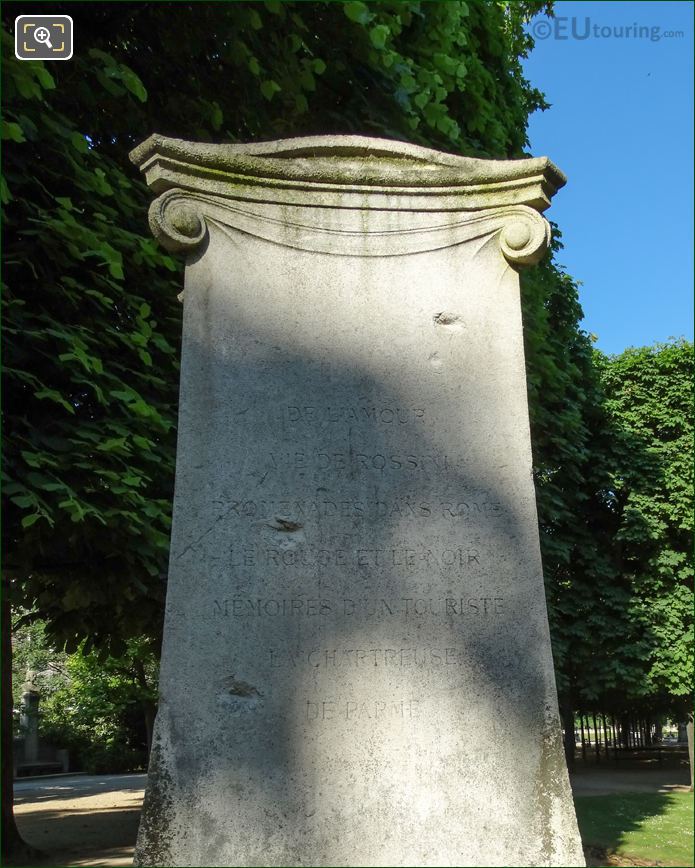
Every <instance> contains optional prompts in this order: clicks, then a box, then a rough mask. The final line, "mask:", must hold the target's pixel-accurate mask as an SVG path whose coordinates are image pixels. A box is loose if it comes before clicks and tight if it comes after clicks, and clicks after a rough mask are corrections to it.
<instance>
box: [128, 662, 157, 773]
mask: <svg viewBox="0 0 695 868" xmlns="http://www.w3.org/2000/svg"><path fill="white" fill-rule="evenodd" d="M133 664H134V667H135V675H136V677H137V679H138V683H139V684H140V687H142V689H143V691H147V690H149V684H148V683H147V676H146V675H145V667H144V666H143V664H142V660H138V659H136V660H134V661H133ZM141 705H142V713H143V716H144V718H145V732H146V734H147V758H148V759H149V757H150V751H151V750H152V732H153V730H154V718H155V715H156V713H157V706H156V704H155V703H154V702H152V700H151V699H143V700H142V702H141Z"/></svg>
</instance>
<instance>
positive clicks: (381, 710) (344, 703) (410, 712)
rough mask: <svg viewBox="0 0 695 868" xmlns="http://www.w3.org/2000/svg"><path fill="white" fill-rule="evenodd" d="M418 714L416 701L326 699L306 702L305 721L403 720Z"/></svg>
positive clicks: (413, 717)
mask: <svg viewBox="0 0 695 868" xmlns="http://www.w3.org/2000/svg"><path fill="white" fill-rule="evenodd" d="M419 712H420V701H419V700H418V699H401V700H390V701H387V700H385V699H384V700H382V699H377V700H370V701H368V702H365V701H362V700H357V699H342V698H341V699H328V700H324V701H322V702H313V701H310V700H307V703H306V720H307V722H311V721H324V720H338V719H343V720H352V721H366V720H385V719H390V720H393V719H396V718H401V719H403V720H412V719H416V718H417V717H418V715H419Z"/></svg>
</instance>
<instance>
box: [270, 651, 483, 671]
mask: <svg viewBox="0 0 695 868" xmlns="http://www.w3.org/2000/svg"><path fill="white" fill-rule="evenodd" d="M466 660H467V654H466V652H465V651H463V650H461V649H460V648H312V649H311V650H310V651H301V652H292V651H289V650H287V649H282V648H269V649H268V664H269V665H270V666H271V667H272V668H273V669H283V668H291V669H294V668H297V667H301V666H309V667H310V668H314V669H364V668H368V669H369V668H372V669H411V668H420V669H429V668H439V667H447V666H453V667H457V666H463V665H464V664H465V663H466Z"/></svg>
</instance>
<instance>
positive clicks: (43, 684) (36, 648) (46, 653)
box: [12, 621, 66, 723]
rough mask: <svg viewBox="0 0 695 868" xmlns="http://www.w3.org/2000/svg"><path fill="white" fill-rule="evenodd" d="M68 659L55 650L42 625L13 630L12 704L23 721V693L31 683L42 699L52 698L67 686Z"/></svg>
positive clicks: (34, 623) (16, 627) (34, 624)
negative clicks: (59, 688) (56, 692)
mask: <svg viewBox="0 0 695 868" xmlns="http://www.w3.org/2000/svg"><path fill="white" fill-rule="evenodd" d="M65 661H66V655H65V654H64V653H62V652H60V651H57V650H56V649H55V648H53V647H52V646H51V644H50V642H48V640H47V638H46V632H45V626H44V623H43V622H42V621H34V622H33V623H30V624H25V625H24V626H22V627H19V626H14V627H13V630H12V703H13V706H14V709H15V712H16V716H15V723H17V722H18V720H19V709H20V707H21V703H22V693H23V692H24V685H25V683H26V682H27V679H28V678H30V679H31V683H32V685H33V687H34V689H35V690H37V691H38V693H39V695H40V696H43V697H45V696H49V695H50V694H51V693H53V692H55V690H57V689H58V687H60V686H62V685H63V684H64V683H65V678H66V673H65Z"/></svg>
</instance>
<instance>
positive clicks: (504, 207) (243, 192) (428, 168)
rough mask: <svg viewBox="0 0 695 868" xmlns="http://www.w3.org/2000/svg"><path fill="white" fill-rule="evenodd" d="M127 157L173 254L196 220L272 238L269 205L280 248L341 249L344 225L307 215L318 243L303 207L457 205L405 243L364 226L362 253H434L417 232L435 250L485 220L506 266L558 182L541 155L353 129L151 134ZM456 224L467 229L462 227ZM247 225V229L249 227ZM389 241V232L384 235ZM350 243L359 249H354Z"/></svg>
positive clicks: (521, 258) (189, 237)
mask: <svg viewBox="0 0 695 868" xmlns="http://www.w3.org/2000/svg"><path fill="white" fill-rule="evenodd" d="M130 158H131V160H132V161H133V163H135V164H136V165H137V166H138V168H139V169H140V170H141V171H142V172H143V174H144V175H145V179H146V181H147V184H148V185H149V186H150V188H151V189H152V190H153V192H155V193H157V194H158V195H159V198H158V199H156V200H155V201H154V202H153V203H152V208H151V210H150V225H151V227H152V230H153V232H154V234H155V235H156V236H157V237H158V238H159V240H160V241H161V242H162V243H163V244H164V245H165V246H167V247H168V248H169V249H172V250H184V249H191V248H193V247H195V246H196V245H197V244H199V243H200V242H201V241H202V239H203V238H204V237H205V234H206V223H205V221H206V219H213V220H215V221H219V222H220V223H221V224H223V225H225V224H226V225H230V226H235V227H237V228H242V226H241V225H239V224H240V223H243V224H244V225H243V231H247V232H248V231H252V234H257V235H259V236H260V237H264V238H267V239H268V240H272V241H277V242H278V243H283V242H282V241H280V240H279V235H278V233H277V232H274V231H273V227H272V224H273V223H278V222H279V221H278V215H277V213H276V209H277V208H278V207H282V208H287V206H291V207H292V209H294V213H293V215H289V214H286V215H283V218H282V219H283V220H284V222H286V223H288V224H289V225H290V226H292V227H294V228H293V229H292V230H291V232H290V236H292V237H293V238H294V239H295V240H293V241H291V242H290V244H291V246H296V247H298V248H300V249H312V250H321V251H322V252H329V253H330V252H336V253H338V254H343V255H351V253H353V250H352V247H354V245H351V241H350V239H349V238H348V236H349V235H350V234H354V233H350V232H347V233H345V232H343V233H341V232H336V231H335V230H334V229H331V228H330V226H331V221H330V220H328V219H326V218H325V217H324V218H321V219H317V221H316V222H317V225H316V226H315V229H316V231H317V232H318V233H319V235H318V236H317V237H319V236H320V233H321V232H323V233H324V234H325V241H326V242H328V240H330V239H329V234H330V235H332V241H333V242H335V251H333V250H332V249H331V248H330V245H328V244H327V243H326V244H324V243H323V242H322V241H321V240H320V237H319V241H317V242H316V243H314V242H312V241H310V240H307V239H308V234H307V233H309V232H310V231H311V226H310V225H306V224H304V223H303V220H302V219H301V218H302V217H303V216H305V215H306V213H307V211H306V209H312V211H314V209H324V210H325V209H328V210H330V209H336V208H339V209H350V210H351V211H365V210H370V211H379V210H382V211H408V212H413V214H419V215H424V214H427V212H438V214H439V215H440V217H441V215H442V212H447V211H448V212H465V213H462V214H461V215H460V217H458V218H457V217H456V216H455V215H453V214H452V215H450V219H449V220H447V223H448V224H449V225H452V224H454V225H456V226H458V227H459V229H458V231H457V232H456V233H454V235H452V234H451V232H449V231H448V230H447V228H446V227H444V226H442V223H441V219H438V218H437V216H436V215H435V214H433V215H432V218H433V219H432V220H430V221H427V220H426V219H425V223H424V224H423V223H422V221H421V220H420V221H419V222H418V224H417V226H416V227H415V228H414V230H413V233H414V234H413V239H415V235H418V236H419V238H418V239H417V240H414V245H409V244H405V246H404V245H403V244H402V243H401V244H400V245H398V244H397V245H395V246H392V247H388V248H385V247H384V242H386V241H388V238H387V235H388V233H384V232H381V231H377V232H367V234H368V235H372V236H373V237H372V238H371V241H370V245H371V247H370V249H373V252H372V253H368V255H388V254H389V253H391V254H392V255H398V253H409V252H417V251H419V250H422V249H434V247H427V246H426V245H427V243H428V242H427V240H426V239H427V238H430V239H432V240H433V241H434V242H435V245H434V246H435V247H437V246H438V247H441V246H446V245H445V244H444V242H443V240H442V239H444V236H445V235H447V232H448V236H447V237H448V238H450V240H449V241H448V242H447V244H448V243H460V242H461V241H463V240H466V238H469V237H478V236H479V234H480V233H478V229H480V228H481V227H482V226H485V227H487V231H488V233H489V232H494V231H497V230H500V231H502V230H503V229H504V232H503V233H502V235H501V236H500V243H501V246H502V250H503V252H504V255H505V256H506V257H507V259H508V260H509V261H511V262H514V263H517V264H528V263H530V262H533V261H536V260H537V259H538V258H539V257H540V256H541V255H542V254H543V252H544V250H545V247H546V244H547V235H548V232H547V224H546V221H545V220H543V218H542V217H540V215H539V214H538V213H537V212H542V211H543V210H545V209H546V208H547V207H548V206H549V204H550V200H551V198H552V196H553V195H554V194H555V192H556V191H557V190H558V189H559V188H560V187H562V186H563V185H564V184H565V177H564V175H563V174H562V172H560V170H559V169H557V168H556V167H555V166H554V165H553V163H551V162H550V160H548V159H547V157H536V158H530V159H524V160H480V159H475V158H472V157H461V156H456V155H454V154H446V153H442V152H440V151H435V150H432V149H430V148H423V147H420V146H418V145H411V144H407V143H404V142H396V141H390V140H388V139H376V138H367V137H363V136H314V137H308V138H296V139H284V140H280V141H275V142H256V143H251V144H224V145H214V144H199V143H194V142H186V141H183V140H180V139H171V138H166V137H164V136H160V135H153V136H150V137H149V138H148V139H146V140H145V141H144V142H143V143H142V144H140V145H139V146H138V147H136V148H135V149H134V150H133V151H132V152H131V154H130ZM259 209H260V210H259ZM315 213H316V212H315ZM297 214H299V218H298V217H297ZM314 222H315V221H314V220H313V219H312V220H309V221H308V223H310V224H312V225H313V223H314ZM466 222H469V223H470V224H471V226H470V229H465V228H462V227H463V224H464V223H466ZM250 223H253V224H254V225H255V226H256V227H257V228H258V231H253V229H249V225H250ZM427 223H429V225H427ZM512 226H513V227H515V228H510V227H512ZM439 229H441V232H439V233H438V232H437V230H439ZM363 231H364V230H363ZM292 233H294V234H292ZM326 233H328V234H326ZM454 236H456V237H458V239H459V240H458V242H457V241H455V240H453V239H454ZM286 237H287V233H285V234H284V235H283V238H286ZM396 237H397V233H394V234H393V240H394V241H395V240H396ZM505 238H506V241H505ZM440 242H441V243H440ZM285 243H287V242H285ZM317 245H318V246H317ZM530 245H531V246H530ZM531 247H533V249H531ZM360 250H361V252H362V253H364V247H361V248H360ZM354 253H357V250H356V249H355V251H354Z"/></svg>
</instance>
